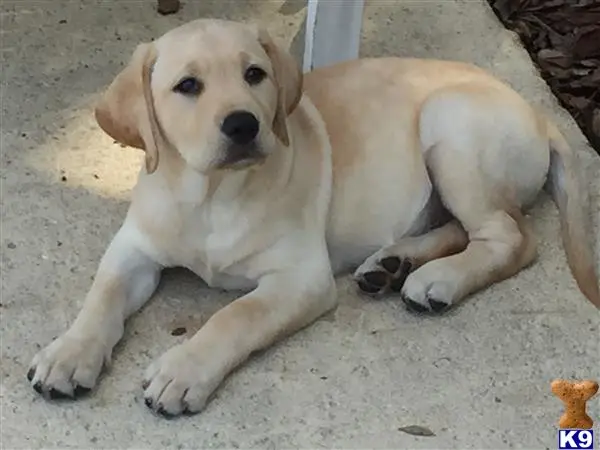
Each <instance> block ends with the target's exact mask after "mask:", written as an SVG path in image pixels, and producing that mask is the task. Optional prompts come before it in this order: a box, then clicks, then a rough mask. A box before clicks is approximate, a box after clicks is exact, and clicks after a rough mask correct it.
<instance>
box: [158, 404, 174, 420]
mask: <svg viewBox="0 0 600 450" xmlns="http://www.w3.org/2000/svg"><path fill="white" fill-rule="evenodd" d="M156 414H158V415H159V416H163V417H164V418H165V419H171V418H172V417H174V415H173V414H171V413H170V412H169V411H167V410H166V409H165V407H164V406H163V404H162V403H159V404H158V407H157V408H156Z"/></svg>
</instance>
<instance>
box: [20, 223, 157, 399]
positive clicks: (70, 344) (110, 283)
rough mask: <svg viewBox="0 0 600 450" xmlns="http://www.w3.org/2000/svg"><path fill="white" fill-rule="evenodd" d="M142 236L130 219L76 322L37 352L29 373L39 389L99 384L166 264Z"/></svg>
mask: <svg viewBox="0 0 600 450" xmlns="http://www.w3.org/2000/svg"><path fill="white" fill-rule="evenodd" d="M141 238H142V237H141V235H140V234H139V232H138V231H137V230H136V229H135V227H133V226H132V225H131V224H130V223H127V222H126V223H125V224H124V225H123V227H121V229H120V230H119V231H118V232H117V234H116V235H115V237H114V239H113V241H112V242H111V244H110V245H109V247H108V249H107V251H106V253H105V254H104V256H103V258H102V260H101V262H100V266H99V268H98V272H97V274H96V277H95V279H94V282H93V284H92V287H91V289H90V291H89V292H88V294H87V297H86V299H85V301H84V303H83V307H82V309H81V311H80V313H79V314H78V316H77V318H76V319H75V321H74V322H73V324H72V325H71V327H70V328H69V329H68V330H67V331H66V332H65V333H64V334H63V335H62V336H60V337H59V338H58V339H56V340H55V341H53V342H52V343H51V344H50V345H48V346H47V347H46V348H45V349H43V350H42V351H41V352H39V353H38V354H37V355H36V356H35V357H34V358H33V361H32V363H31V367H30V369H29V372H28V373H27V378H28V379H29V381H30V382H31V384H32V385H33V388H34V389H35V390H36V391H37V392H38V393H40V394H45V395H48V396H49V397H50V398H59V397H77V396H78V395H80V394H84V393H86V392H88V391H89V390H90V389H91V388H92V387H94V385H95V384H96V380H97V378H98V375H99V374H100V371H101V370H102V367H103V366H104V364H106V363H108V362H109V360H110V357H111V353H112V349H113V347H114V346H115V345H116V343H117V342H118V341H119V340H120V339H121V337H122V336H123V330H124V324H125V319H126V318H127V317H128V316H129V315H131V314H132V313H133V312H135V311H137V310H138V309H139V308H140V307H141V306H142V305H143V304H144V303H145V302H146V301H147V300H148V299H149V298H150V296H151V295H152V293H153V292H154V290H155V289H156V285H157V284H158V281H159V278H160V270H161V266H159V265H158V264H157V263H156V262H154V261H153V260H152V259H151V258H149V257H148V256H146V254H145V253H144V252H143V251H142V250H141V247H142V246H141V245H139V243H140V239H141Z"/></svg>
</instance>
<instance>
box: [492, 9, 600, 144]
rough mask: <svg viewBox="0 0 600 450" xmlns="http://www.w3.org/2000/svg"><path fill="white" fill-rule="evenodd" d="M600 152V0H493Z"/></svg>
mask: <svg viewBox="0 0 600 450" xmlns="http://www.w3.org/2000/svg"><path fill="white" fill-rule="evenodd" d="M488 2H489V3H490V5H491V6H492V8H493V9H494V12H495V13H496V15H497V16H498V18H499V19H500V20H501V21H502V23H503V24H504V25H505V26H506V27H507V28H508V29H510V30H513V31H515V32H516V33H517V34H518V35H519V36H520V38H521V40H522V42H523V45H524V46H525V48H526V49H527V51H528V52H529V54H530V55H531V58H532V59H533V61H534V62H535V63H536V64H537V66H538V67H539V69H540V72H541V75H542V77H543V78H544V79H545V80H546V82H547V83H548V85H549V86H550V88H551V89H552V91H553V92H554V94H555V95H556V96H557V97H558V99H559V101H560V102H561V103H562V105H563V106H564V107H565V108H566V109H567V110H568V111H569V112H570V113H571V114H572V115H573V117H574V119H575V121H576V122H577V123H578V125H579V127H580V128H581V129H582V131H583V132H584V134H585V135H586V136H587V138H588V140H589V141H590V144H591V145H592V146H593V147H594V149H595V150H596V151H597V152H598V153H600V0H488Z"/></svg>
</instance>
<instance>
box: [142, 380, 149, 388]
mask: <svg viewBox="0 0 600 450" xmlns="http://www.w3.org/2000/svg"><path fill="white" fill-rule="evenodd" d="M148 386H150V381H148V380H146V381H143V382H142V389H143V390H146V389H148Z"/></svg>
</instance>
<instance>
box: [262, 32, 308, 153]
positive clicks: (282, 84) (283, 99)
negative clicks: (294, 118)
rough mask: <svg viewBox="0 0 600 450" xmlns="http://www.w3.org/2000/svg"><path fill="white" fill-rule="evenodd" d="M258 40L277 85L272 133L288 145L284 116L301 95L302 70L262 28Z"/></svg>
mask: <svg viewBox="0 0 600 450" xmlns="http://www.w3.org/2000/svg"><path fill="white" fill-rule="evenodd" d="M258 41H259V42H260V45H262V47H263V49H264V50H265V52H266V53H267V55H268V56H269V58H270V59H271V65H272V67H273V72H274V77H275V80H274V81H275V84H276V86H277V111H276V113H275V118H274V119H273V133H275V135H276V136H277V137H278V138H279V139H280V140H281V142H283V144H284V145H285V146H288V145H290V138H289V135H288V129H287V123H286V118H287V116H289V115H290V114H291V113H292V112H293V111H294V109H295V108H296V106H298V103H299V102H300V98H301V97H302V71H301V70H300V66H299V65H298V64H297V63H296V60H295V59H294V57H293V56H292V55H291V54H290V53H289V52H288V51H287V50H284V49H283V48H282V47H281V46H280V45H278V44H276V43H275V41H273V39H272V38H271V36H270V35H269V33H268V32H267V31H266V30H264V29H259V30H258Z"/></svg>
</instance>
